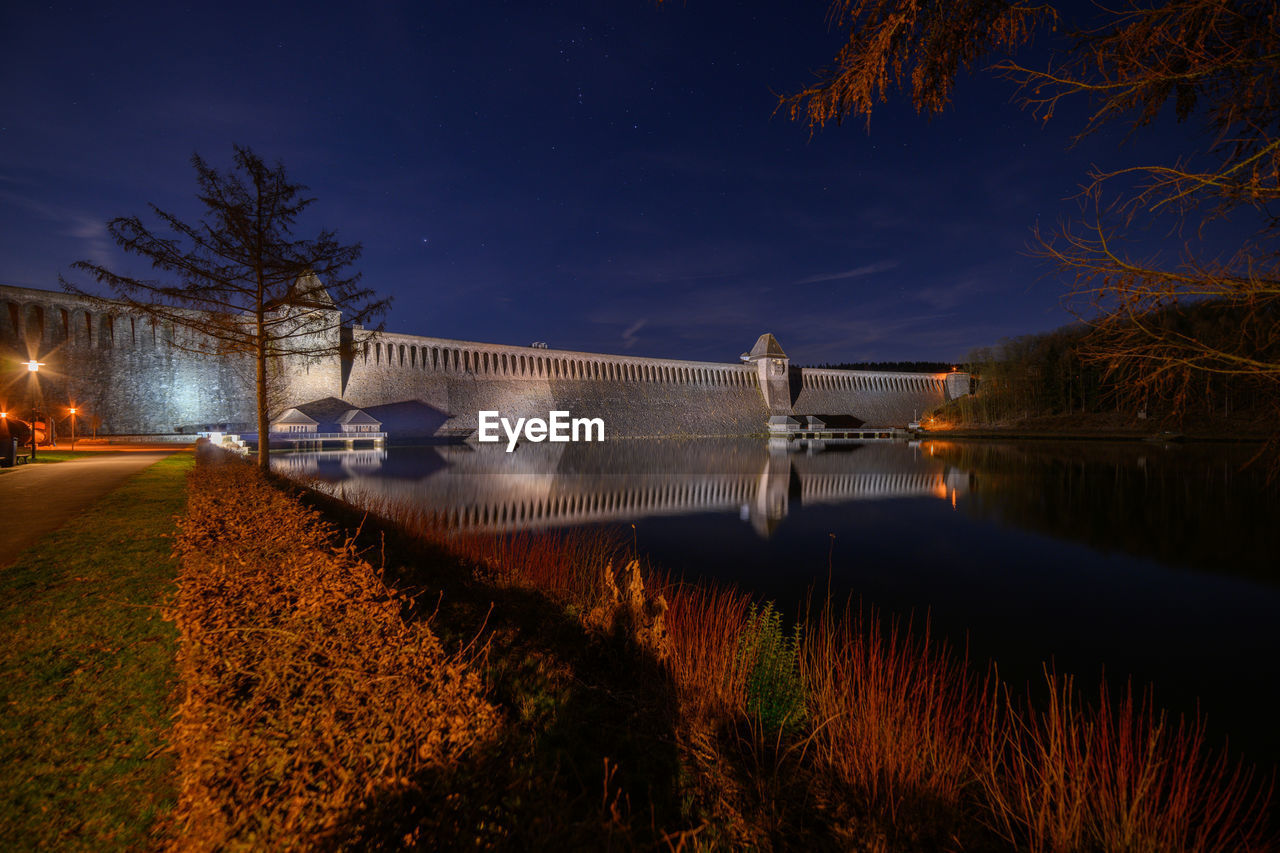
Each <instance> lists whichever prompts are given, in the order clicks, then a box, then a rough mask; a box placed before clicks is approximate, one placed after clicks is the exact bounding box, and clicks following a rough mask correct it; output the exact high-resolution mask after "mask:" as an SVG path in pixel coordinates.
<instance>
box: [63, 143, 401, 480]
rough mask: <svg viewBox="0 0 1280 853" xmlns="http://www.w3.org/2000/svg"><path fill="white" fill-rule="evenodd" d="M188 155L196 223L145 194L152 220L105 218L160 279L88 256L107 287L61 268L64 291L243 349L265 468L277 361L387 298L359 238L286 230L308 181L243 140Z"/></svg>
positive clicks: (202, 343)
mask: <svg viewBox="0 0 1280 853" xmlns="http://www.w3.org/2000/svg"><path fill="white" fill-rule="evenodd" d="M191 162H192V165H193V166H194V167H195V170H196V180H197V183H198V187H199V191H198V193H197V198H198V199H199V201H200V203H201V204H203V205H204V216H203V217H202V218H201V219H200V221H199V222H198V223H196V224H190V223H187V222H184V221H183V220H181V219H179V218H178V217H177V216H175V215H173V214H171V213H167V212H165V211H164V210H161V209H160V208H159V207H157V206H156V205H154V204H153V205H150V207H151V211H152V213H153V214H154V216H155V217H156V219H157V220H158V221H159V226H158V227H154V228H153V227H152V226H149V225H147V224H145V223H144V222H143V221H142V219H141V218H139V217H137V216H127V217H118V218H116V219H113V220H111V221H110V222H108V223H107V229H108V231H109V233H110V234H111V237H112V238H113V239H114V240H115V242H116V243H117V244H118V245H119V246H120V247H121V248H122V249H123V250H124V251H125V252H127V253H130V254H134V255H139V256H141V257H143V258H146V259H147V260H148V261H150V263H151V266H152V267H153V268H154V269H156V270H159V271H160V272H161V273H164V274H165V279H164V280H160V281H156V280H149V279H141V278H134V277H132V276H127V275H121V274H118V273H115V272H112V271H111V270H110V269H108V268H107V267H105V266H103V265H101V264H97V263H93V262H91V261H77V262H76V263H74V264H72V268H73V269H75V270H78V271H80V272H84V273H87V274H89V275H90V276H91V277H92V278H93V279H94V280H96V281H97V282H98V283H99V284H100V285H103V286H105V287H106V288H107V289H108V290H109V291H110V292H111V298H110V299H104V298H103V297H100V296H97V295H95V294H90V293H87V292H86V291H85V290H84V289H83V288H81V287H80V286H78V285H76V284H73V283H71V282H69V281H67V280H66V279H65V278H62V277H59V280H60V281H61V283H62V286H63V288H64V289H66V290H67V291H69V292H71V293H75V294H77V295H80V296H84V297H87V298H89V299H94V300H98V301H100V302H104V303H107V304H108V305H109V306H110V307H111V308H113V309H117V310H119V309H120V308H121V307H122V306H123V308H124V309H125V310H127V311H129V312H131V313H134V314H136V315H142V316H146V317H150V318H151V319H152V320H153V321H158V322H163V323H171V324H173V326H174V327H176V328H177V329H180V330H183V331H185V332H186V333H187V334H185V335H181V336H178V335H175V337H174V340H173V341H172V343H173V345H174V346H177V347H179V348H182V349H185V350H188V351H190V352H194V353H198V354H202V355H206V356H211V357H218V358H227V357H237V356H239V357H249V358H251V359H252V360H253V364H254V367H255V378H256V382H255V388H256V414H257V423H258V442H259V445H258V446H259V452H258V464H259V465H260V466H261V467H263V468H265V467H267V465H268V459H269V455H270V446H269V445H270V442H269V438H268V436H269V422H268V408H269V406H270V405H271V391H272V388H273V384H274V380H275V379H276V378H277V375H278V373H279V372H280V371H281V369H287V368H286V367H285V365H290V364H292V365H295V366H296V365H297V364H298V362H299V361H303V362H305V361H306V360H308V359H314V358H317V357H325V356H334V355H337V354H339V353H340V348H341V346H342V342H341V325H342V322H343V320H344V315H345V319H346V321H348V322H351V323H361V324H368V323H369V321H370V320H372V319H374V318H376V317H377V316H379V315H380V314H382V313H383V312H384V311H385V310H386V307H387V305H388V304H389V300H386V299H378V298H377V297H376V295H375V294H374V292H373V291H371V290H368V289H365V288H362V287H360V286H359V281H360V274H359V273H350V272H348V270H349V268H350V267H351V266H352V264H354V263H355V261H356V260H357V259H358V258H359V257H360V253H361V246H360V244H359V243H354V244H343V243H341V242H339V240H338V239H337V236H336V235H335V234H334V232H332V231H329V230H322V231H321V232H320V233H319V234H318V235H316V236H315V237H313V238H310V239H301V238H298V237H295V236H294V228H295V226H296V224H297V222H298V220H299V218H300V217H301V215H302V214H303V212H304V211H306V209H307V208H308V207H310V206H311V205H312V204H313V203H314V202H315V199H313V198H310V197H308V196H307V195H306V193H307V187H305V186H303V185H302V184H297V183H291V182H290V181H289V179H288V177H287V175H286V174H285V169H284V165H283V164H281V163H277V164H276V165H275V166H268V165H267V164H266V163H265V162H264V161H263V160H262V158H260V157H259V156H258V155H256V154H255V153H254V152H253V151H252V150H250V149H249V148H244V147H241V146H235V154H234V158H233V162H234V168H233V169H232V170H231V171H229V172H225V173H224V172H219V171H218V170H216V169H214V168H213V167H211V166H209V164H207V163H206V162H205V161H204V160H203V159H202V158H201V157H200V155H198V154H197V155H195V156H193V157H192V158H191ZM380 329H381V327H380V326H378V327H376V328H375V331H377V330H380ZM273 366H275V368H276V369H275V370H274V371H273Z"/></svg>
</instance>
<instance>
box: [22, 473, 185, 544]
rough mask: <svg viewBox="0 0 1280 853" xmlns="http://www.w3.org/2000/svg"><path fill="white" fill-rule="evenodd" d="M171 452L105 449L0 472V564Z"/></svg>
mask: <svg viewBox="0 0 1280 853" xmlns="http://www.w3.org/2000/svg"><path fill="white" fill-rule="evenodd" d="M172 452H173V451H160V452H150V451H143V452H130V453H118V454H117V453H112V454H110V455H106V454H104V455H103V456H102V457H100V458H95V457H89V458H86V459H73V460H71V461H68V462H52V463H49V464H44V465H40V464H37V465H23V466H19V467H18V468H15V469H11V470H8V471H3V472H0V569H4V568H7V567H9V566H10V565H12V564H13V563H14V562H15V561H16V560H17V558H18V555H19V554H21V553H22V552H23V551H24V550H26V549H27V548H29V547H31V546H32V545H34V544H36V543H37V542H39V541H40V540H41V539H43V538H44V537H45V536H47V535H49V534H50V533H52V532H54V531H55V530H57V529H58V528H60V527H62V525H64V524H66V523H67V522H68V521H70V520H71V519H72V518H74V517H76V516H77V515H79V514H80V513H81V512H83V511H84V510H86V509H88V508H89V507H90V506H92V505H93V503H94V502H95V501H96V500H98V498H100V497H102V496H103V495H105V494H107V493H108V492H110V491H111V490H112V489H114V488H115V487H116V486H118V485H120V484H121V483H123V482H124V481H125V480H127V479H128V478H129V477H130V476H132V475H133V474H136V473H138V472H139V471H141V470H142V469H144V468H146V467H147V466H149V465H154V464H155V463H156V462H158V461H160V460H161V459H163V458H164V457H166V456H168V455H169V454H170V453H172Z"/></svg>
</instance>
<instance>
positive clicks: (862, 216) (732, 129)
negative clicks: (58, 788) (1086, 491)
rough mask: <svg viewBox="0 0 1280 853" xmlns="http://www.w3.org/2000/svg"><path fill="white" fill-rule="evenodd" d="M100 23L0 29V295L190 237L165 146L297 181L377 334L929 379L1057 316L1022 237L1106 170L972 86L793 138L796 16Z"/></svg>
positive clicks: (480, 10) (1105, 153)
mask: <svg viewBox="0 0 1280 853" xmlns="http://www.w3.org/2000/svg"><path fill="white" fill-rule="evenodd" d="M120 7H121V8H114V7H113V5H112V4H99V3H93V4H89V3H85V4H79V5H75V4H71V5H67V4H47V3H41V4H38V5H37V4H22V3H7V4H5V7H4V11H3V12H0V81H2V85H0V283H5V284H15V285H23V286H28V287H39V288H47V289H56V288H57V286H58V285H57V276H58V274H59V273H63V274H69V271H68V266H69V265H70V264H71V263H72V262H73V261H76V260H79V259H84V258H88V259H92V260H96V261H103V262H108V263H112V264H115V265H117V266H118V267H120V268H122V269H124V270H125V271H131V272H134V273H142V272H144V271H145V268H144V267H140V266H138V262H137V261H136V260H133V261H129V260H125V259H124V258H123V256H121V255H119V254H118V253H117V252H116V250H115V249H114V247H113V246H112V244H111V243H110V241H109V239H108V238H107V236H106V231H105V222H106V220H108V219H110V218H111V217H114V216H121V215H130V214H140V213H145V212H146V205H147V203H148V202H154V203H156V204H158V205H160V206H161V207H164V208H166V209H170V210H173V211H174V212H177V213H179V214H181V215H185V216H191V217H194V216H195V215H196V214H197V213H198V209H197V207H196V205H195V203H194V198H193V196H194V188H195V180H194V172H193V170H192V168H191V165H190V157H191V155H192V153H193V152H199V153H200V154H201V155H202V156H204V157H205V158H206V159H207V160H209V161H210V163H211V164H213V165H215V166H216V167H218V168H220V169H226V168H229V167H230V162H231V149H232V144H233V143H238V144H242V145H248V146H250V147H252V148H253V149H254V150H255V151H256V152H257V153H258V154H260V155H261V156H263V157H264V158H265V159H267V160H268V161H276V160H280V161H283V162H284V164H285V166H286V167H287V169H288V171H289V174H290V177H291V178H293V179H294V180H297V181H300V182H302V183H305V184H307V185H309V186H310V188H311V191H312V194H313V195H314V196H315V197H316V198H317V199H318V202H317V203H316V204H315V205H314V206H313V208H312V210H311V212H310V213H309V214H308V217H309V218H308V220H307V222H308V224H309V228H307V229H304V231H312V232H313V231H315V230H318V228H319V227H321V226H327V227H332V228H334V229H336V230H337V231H338V233H339V235H340V236H341V237H343V238H344V239H346V240H349V241H359V242H362V243H363V244H364V247H365V253H364V257H363V259H362V260H361V262H360V265H359V270H360V271H362V272H363V273H364V283H365V284H367V285H368V286H370V287H373V288H375V289H376V290H378V291H380V292H382V293H385V294H388V295H391V296H392V297H394V304H393V305H392V309H391V311H390V313H389V314H388V315H387V317H386V327H387V329H388V330H390V331H397V332H408V333H417V334H425V335H438V336H442V337H453V338H463V339H468V340H479V341H492V342H500V343H511V344H527V343H529V342H530V341H535V340H536V341H547V342H549V343H550V345H551V346H553V347H559V348H567V349H579V350H591V351H602V352H619V353H629V354H634V355H647V356H670V357H677V358H696V359H707V360H713V361H733V360H735V359H736V357H737V356H738V354H739V353H741V352H742V351H743V350H745V349H747V348H749V347H750V345H751V344H752V343H753V342H754V341H755V339H756V336H757V335H759V334H760V333H761V332H764V331H772V332H773V333H775V334H776V335H777V336H778V338H779V340H780V341H781V343H782V345H783V346H784V348H786V350H787V351H788V354H789V355H791V356H792V358H793V359H794V360H796V361H798V362H800V363H810V364H812V363H820V362H835V361H859V360H891V359H902V360H910V359H929V360H943V361H947V360H955V359H959V358H962V357H963V356H964V355H965V353H966V352H968V351H969V350H970V349H971V348H973V347H977V346H985V345H990V344H994V343H996V342H997V341H999V339H1001V338H1003V337H1007V336H1014V335H1019V334H1024V333H1029V332H1036V331H1043V330H1046V329H1050V328H1054V327H1056V326H1059V325H1062V324H1064V323H1066V322H1069V321H1070V320H1071V317H1070V315H1069V314H1067V313H1066V311H1065V310H1064V309H1063V307H1062V306H1061V297H1062V294H1063V285H1062V283H1061V282H1060V280H1059V279H1058V278H1057V277H1056V275H1055V273H1054V271H1053V270H1052V269H1050V268H1047V267H1046V266H1045V265H1044V264H1043V263H1042V262H1040V261H1038V260H1036V259H1034V258H1031V257H1028V256H1027V255H1026V247H1027V245H1028V242H1029V240H1030V237H1031V234H1030V232H1031V228H1032V226H1033V225H1034V224H1035V223H1036V222H1037V221H1039V222H1041V223H1044V224H1049V225H1052V224H1053V223H1054V222H1055V221H1056V220H1058V219H1059V218H1061V217H1064V216H1069V215H1071V214H1072V213H1073V212H1074V211H1076V210H1077V205H1076V203H1075V202H1074V201H1071V200H1070V199H1069V197H1070V196H1072V195H1073V194H1074V193H1075V192H1076V190H1077V188H1078V185H1079V183H1080V182H1081V180H1082V179H1083V176H1084V173H1085V171H1086V169H1087V168H1088V166H1089V165H1090V164H1091V163H1098V164H1099V165H1103V166H1108V165H1109V166H1115V165H1125V164H1128V163H1130V162H1132V160H1133V156H1132V150H1131V148H1132V145H1133V144H1134V143H1130V144H1129V150H1126V148H1125V147H1122V146H1120V144H1119V142H1120V140H1121V137H1122V134H1121V133H1120V132H1119V130H1117V131H1115V132H1108V133H1106V134H1103V135H1100V136H1095V137H1091V138H1090V139H1088V140H1086V141H1085V143H1084V144H1082V145H1079V146H1077V147H1075V148H1069V142H1070V137H1071V135H1072V133H1073V132H1074V131H1075V130H1077V129H1078V117H1079V113H1075V114H1073V113H1071V112H1070V111H1067V112H1066V114H1063V112H1062V111H1060V113H1059V116H1058V117H1055V119H1054V120H1053V122H1051V123H1049V124H1048V125H1042V124H1041V123H1040V122H1038V121H1037V120H1036V119H1035V118H1034V117H1033V116H1031V115H1030V114H1028V113H1025V112H1023V111H1021V110H1019V109H1018V108H1017V107H1016V106H1014V105H1012V104H1011V98H1012V96H1013V88H1012V85H1011V84H1009V83H1007V82H1005V81H1001V80H998V79H996V78H994V77H992V76H990V75H976V76H972V77H968V78H964V79H963V80H962V82H961V85H960V86H959V88H958V90H957V92H956V96H955V104H954V105H953V108H952V109H951V110H950V111H949V112H948V113H947V114H946V115H944V116H942V117H941V118H937V119H934V120H929V119H926V118H923V117H920V116H917V115H916V114H915V113H914V112H913V111H912V110H911V108H910V107H909V105H908V104H907V103H906V101H905V98H904V99H900V102H899V103H895V104H890V105H888V106H885V107H883V108H882V109H880V110H879V111H878V112H877V113H876V115H875V117H874V120H873V123H872V126H871V129H870V133H868V132H867V129H866V126H865V125H864V124H863V123H862V122H861V121H853V122H850V123H847V124H846V125H845V126H843V127H829V128H827V129H826V130H823V131H819V132H818V133H817V134H816V135H813V136H812V137H811V135H810V133H809V130H808V129H807V127H806V126H804V125H803V124H800V123H793V122H791V121H790V120H788V119H787V118H786V117H785V116H784V115H781V114H779V115H774V114H773V112H774V107H775V104H776V94H775V93H782V92H789V91H793V90H795V89H796V88H798V87H800V86H802V85H803V84H805V83H806V82H807V81H809V80H810V79H811V75H812V73H813V71H814V70H815V69H817V68H818V67H820V66H821V65H822V64H824V63H825V62H826V61H828V60H829V59H830V58H831V57H832V56H833V55H834V53H835V50H836V48H837V47H838V45H839V43H840V38H839V35H838V34H833V33H831V32H830V31H828V30H827V28H826V25H825V12H826V4H825V3H802V2H791V0H774V2H763V3H743V4H729V3H726V2H716V0H688V2H687V3H681V2H667V3H665V4H663V5H661V6H658V5H655V4H654V3H652V2H649V0H630V1H629V2H610V3H602V2H599V0H592V1H591V2H562V3H555V4H543V3H532V2H530V3H497V2H485V1H484V0H476V2H465V3H450V4H443V3H439V4H427V3H402V4H368V5H366V4H353V3H340V4H339V3H321V2H316V3H307V4H293V5H290V4H277V3H266V2H259V3H255V4H233V3H206V4H200V5H198V6H188V5H185V4H180V3H157V4H143V3H137V4H120ZM1046 49H1047V45H1044V44H1037V45H1036V46H1035V47H1034V48H1033V49H1031V50H1029V51H1028V52H1027V53H1026V54H1024V55H1025V56H1029V57H1032V58H1034V57H1035V56H1037V55H1039V54H1038V53H1037V52H1038V51H1044V50H1046ZM1153 133H1155V134H1156V136H1154V137H1153V136H1152V134H1151V133H1149V134H1148V135H1147V137H1146V140H1145V141H1143V140H1139V143H1140V144H1147V145H1150V144H1152V143H1151V141H1150V140H1151V139H1152V138H1156V139H1159V138H1161V137H1160V136H1159V134H1161V133H1163V134H1165V136H1164V137H1163V138H1165V139H1167V138H1168V137H1169V132H1168V129H1167V128H1163V129H1158V130H1157V131H1154V132H1153ZM1175 133H1176V132H1175ZM1156 144H1159V143H1156Z"/></svg>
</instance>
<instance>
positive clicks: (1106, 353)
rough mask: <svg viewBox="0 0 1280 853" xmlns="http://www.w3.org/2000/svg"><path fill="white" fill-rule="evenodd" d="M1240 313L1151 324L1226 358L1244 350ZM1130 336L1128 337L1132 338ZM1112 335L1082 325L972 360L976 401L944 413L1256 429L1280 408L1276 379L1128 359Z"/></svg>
mask: <svg viewBox="0 0 1280 853" xmlns="http://www.w3.org/2000/svg"><path fill="white" fill-rule="evenodd" d="M1237 313H1238V312H1236V311H1233V310H1231V309H1229V308H1224V307H1223V306H1222V305H1220V304H1215V303H1201V304H1198V305H1194V306H1189V307H1178V308H1176V309H1170V310H1168V311H1165V312H1163V313H1162V314H1160V315H1159V316H1156V317H1154V318H1148V319H1147V322H1148V323H1149V324H1151V325H1152V327H1158V328H1159V329H1160V332H1161V334H1168V333H1169V332H1170V331H1172V332H1173V333H1175V334H1176V335H1179V336H1185V337H1187V338H1189V339H1194V340H1197V341H1200V342H1204V343H1207V344H1209V345H1210V346H1214V347H1220V349H1221V350H1222V351H1235V352H1239V351H1240V348H1241V345H1242V341H1241V338H1242V335H1241V323H1240V321H1239V318H1237V317H1236V316H1235V315H1236V314H1237ZM1126 334H1129V335H1130V336H1131V335H1132V332H1131V330H1130V331H1127V332H1126ZM1113 335H1114V329H1113V330H1110V332H1099V331H1097V330H1094V329H1092V328H1090V327H1088V326H1085V325H1082V324H1078V325H1071V326H1065V327H1063V328H1061V329H1057V330H1055V331H1052V332H1046V333H1044V334H1038V335H1025V336H1022V337H1018V338H1012V339H1007V340H1005V341H1003V342H1001V343H1000V344H999V345H998V346H995V347H990V348H983V349H979V350H975V351H973V352H971V353H970V354H969V355H968V357H967V358H966V360H965V368H966V369H967V370H969V371H970V372H971V373H972V374H973V375H974V377H975V378H976V379H977V380H978V381H977V383H976V385H977V393H976V394H975V395H974V396H973V397H971V398H967V399H962V400H959V401H956V403H954V404H951V405H949V406H948V407H947V409H946V411H945V416H946V417H947V419H949V420H956V421H958V422H960V423H996V422H1007V421H1016V420H1021V419H1025V418H1033V417H1042V416H1047V415H1075V414H1102V413H1114V414H1118V415H1120V416H1121V417H1122V418H1124V419H1133V418H1144V417H1145V418H1148V419H1150V420H1155V421H1180V420H1183V419H1188V418H1189V419H1193V420H1198V419H1205V418H1211V419H1220V418H1242V419H1247V420H1253V419H1256V418H1258V417H1261V416H1263V415H1264V414H1266V413H1268V412H1274V409H1275V408H1276V406H1277V405H1280V384H1278V383H1277V378H1276V377H1275V376H1273V375H1270V374H1269V373H1267V372H1265V371H1263V372H1258V371H1252V372H1237V373H1229V372H1221V371H1220V370H1219V369H1217V368H1215V367H1214V366H1213V365H1208V364H1195V363H1186V364H1181V365H1175V366H1174V367H1170V366H1169V365H1168V364H1161V365H1159V367H1160V369H1159V370H1158V371H1157V370H1153V369H1152V367H1151V364H1152V362H1151V361H1149V360H1144V359H1142V358H1138V357H1132V356H1129V355H1128V354H1127V353H1126V350H1125V348H1124V347H1122V346H1117V345H1116V344H1115V340H1116V338H1115V337H1114V336H1113ZM1268 350H1269V346H1268V345H1267V344H1265V343H1264V344H1262V345H1261V346H1258V347H1255V348H1253V350H1252V352H1253V354H1254V355H1255V357H1256V358H1257V360H1258V361H1260V362H1264V363H1265V362H1267V361H1271V362H1272V363H1274V362H1275V361H1276V353H1273V352H1270V351H1268Z"/></svg>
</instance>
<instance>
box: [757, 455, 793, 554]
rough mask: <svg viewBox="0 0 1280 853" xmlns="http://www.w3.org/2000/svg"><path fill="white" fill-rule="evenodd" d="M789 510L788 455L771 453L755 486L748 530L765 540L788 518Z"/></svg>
mask: <svg viewBox="0 0 1280 853" xmlns="http://www.w3.org/2000/svg"><path fill="white" fill-rule="evenodd" d="M790 506H791V455H790V454H789V453H787V452H785V451H783V452H781V453H770V454H769V456H768V457H767V458H766V459H765V463H764V468H763V470H761V472H760V478H759V480H758V481H757V482H756V494H755V500H754V501H753V502H752V504H751V507H750V517H751V526H752V527H753V528H755V531H756V533H758V534H760V536H761V537H762V538H764V539H768V538H769V536H770V535H771V534H772V533H773V531H775V530H777V529H778V525H779V524H781V523H782V519H784V518H786V517H787V510H788V509H789V507H790Z"/></svg>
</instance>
